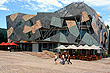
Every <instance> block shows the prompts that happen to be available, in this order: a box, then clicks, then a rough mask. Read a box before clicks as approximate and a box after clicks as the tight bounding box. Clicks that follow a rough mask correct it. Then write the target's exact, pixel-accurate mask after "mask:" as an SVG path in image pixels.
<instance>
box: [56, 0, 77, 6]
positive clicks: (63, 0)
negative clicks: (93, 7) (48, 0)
mask: <svg viewBox="0 0 110 73" xmlns="http://www.w3.org/2000/svg"><path fill="white" fill-rule="evenodd" d="M58 1H61V2H62V3H63V4H66V5H67V4H70V3H72V2H73V0H58ZM77 1H78V0H74V2H77Z"/></svg>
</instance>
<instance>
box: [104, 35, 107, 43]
mask: <svg viewBox="0 0 110 73" xmlns="http://www.w3.org/2000/svg"><path fill="white" fill-rule="evenodd" d="M106 40H107V36H106V33H105V34H104V43H105V42H106Z"/></svg>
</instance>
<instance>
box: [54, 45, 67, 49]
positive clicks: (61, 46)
mask: <svg viewBox="0 0 110 73" xmlns="http://www.w3.org/2000/svg"><path fill="white" fill-rule="evenodd" d="M55 49H67V48H66V47H65V46H64V45H60V46H59V47H57V48H55Z"/></svg>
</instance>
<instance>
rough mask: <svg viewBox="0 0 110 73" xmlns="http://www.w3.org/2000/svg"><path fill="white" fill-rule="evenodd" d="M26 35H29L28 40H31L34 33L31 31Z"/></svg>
mask: <svg viewBox="0 0 110 73" xmlns="http://www.w3.org/2000/svg"><path fill="white" fill-rule="evenodd" d="M26 35H27V39H28V40H29V39H30V37H31V36H32V31H30V32H28V33H26Z"/></svg>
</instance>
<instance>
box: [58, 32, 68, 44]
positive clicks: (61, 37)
mask: <svg viewBox="0 0 110 73" xmlns="http://www.w3.org/2000/svg"><path fill="white" fill-rule="evenodd" d="M59 42H65V43H68V41H67V38H66V37H65V35H64V34H63V33H60V40H59Z"/></svg>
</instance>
